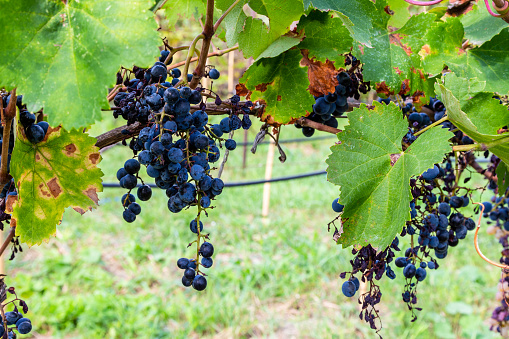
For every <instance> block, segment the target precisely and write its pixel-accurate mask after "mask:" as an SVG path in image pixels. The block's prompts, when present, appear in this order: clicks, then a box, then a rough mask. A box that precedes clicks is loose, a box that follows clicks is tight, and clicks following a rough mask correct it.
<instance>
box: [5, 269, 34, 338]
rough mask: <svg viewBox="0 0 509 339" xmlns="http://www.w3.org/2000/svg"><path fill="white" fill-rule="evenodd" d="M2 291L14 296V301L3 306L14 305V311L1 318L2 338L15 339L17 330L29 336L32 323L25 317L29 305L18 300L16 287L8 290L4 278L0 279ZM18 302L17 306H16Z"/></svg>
mask: <svg viewBox="0 0 509 339" xmlns="http://www.w3.org/2000/svg"><path fill="white" fill-rule="evenodd" d="M0 290H2V291H3V293H5V291H7V292H9V293H10V294H13V295H14V299H13V300H11V301H8V302H6V303H4V304H3V305H1V307H2V308H4V307H6V306H7V305H9V304H12V305H14V310H13V311H11V312H5V313H4V312H2V313H3V314H4V316H3V317H0V337H2V338H9V339H15V338H16V333H15V332H14V331H15V330H16V331H18V333H19V334H28V333H30V332H31V331H32V321H31V320H30V319H28V318H26V317H24V316H23V313H25V314H26V313H27V312H28V305H27V303H26V302H25V301H24V300H22V299H20V298H18V296H17V295H16V291H15V289H14V287H9V288H8V289H6V285H5V282H4V280H3V278H1V279H0ZM4 296H5V294H4ZM16 302H17V305H16ZM18 306H19V307H20V308H21V312H20V311H19V310H18Z"/></svg>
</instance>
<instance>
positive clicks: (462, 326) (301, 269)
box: [6, 123, 499, 338]
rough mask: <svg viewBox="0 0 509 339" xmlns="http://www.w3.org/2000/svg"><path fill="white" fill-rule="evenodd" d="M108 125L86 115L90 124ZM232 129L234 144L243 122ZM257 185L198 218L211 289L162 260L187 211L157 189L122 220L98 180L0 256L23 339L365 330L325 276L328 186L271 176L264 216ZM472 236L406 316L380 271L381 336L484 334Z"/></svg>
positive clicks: (292, 163)
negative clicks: (37, 239) (44, 238)
mask: <svg viewBox="0 0 509 339" xmlns="http://www.w3.org/2000/svg"><path fill="white" fill-rule="evenodd" d="M111 127H114V126H113V125H108V123H105V124H103V125H101V126H96V127H94V129H93V132H92V134H93V135H94V134H99V133H101V132H102V130H100V129H104V130H107V129H108V128H111ZM257 127H259V125H255V126H254V128H252V130H251V131H250V136H249V139H250V140H252V139H253V138H254V133H256V131H257V130H258V128H257ZM283 132H284V135H282V137H281V138H296V137H300V136H301V133H300V131H299V130H296V129H292V128H286V129H284V131H283ZM317 134H318V133H317ZM236 139H237V141H242V133H239V135H238V136H237V137H236ZM331 143H332V142H331V140H322V141H320V142H311V143H301V144H286V145H284V148H285V150H286V151H287V155H288V159H289V160H288V162H287V163H286V164H279V163H275V165H274V170H273V176H274V177H277V176H285V175H291V174H298V173H304V172H309V171H313V170H322V169H324V168H323V166H324V162H323V161H324V160H325V158H326V157H327V155H328V154H329V146H330V144H331ZM266 151H267V146H260V147H259V149H258V153H257V154H256V155H252V154H248V162H247V164H248V168H247V169H246V170H244V171H243V170H242V166H241V164H242V149H241V148H239V149H237V150H236V151H234V152H233V153H231V154H230V158H229V161H228V164H227V166H226V171H225V173H224V175H223V178H224V179H225V181H240V180H249V179H259V178H263V176H264V167H265V160H266ZM107 152H109V154H108V156H107V157H106V158H105V159H104V160H103V162H102V163H101V168H102V169H103V171H104V173H105V179H104V181H105V182H114V181H115V173H116V170H117V169H118V167H119V166H121V164H123V162H124V161H125V160H126V159H127V158H128V157H129V151H128V150H127V149H122V148H120V147H117V148H115V149H114V150H109V151H107ZM276 162H277V160H276ZM262 191H263V185H257V186H250V187H242V188H230V189H226V190H225V192H224V193H223V194H222V195H221V196H220V197H219V199H218V200H217V202H216V205H218V206H219V207H220V208H218V209H217V210H212V211H211V213H210V215H209V218H206V219H205V220H204V223H205V229H206V230H207V231H210V232H211V234H212V239H213V241H214V246H215V247H216V251H217V255H216V256H215V257H214V270H210V274H211V279H209V284H210V285H211V286H210V288H207V290H206V291H204V292H202V293H196V292H194V291H192V290H189V289H184V288H183V287H182V286H181V284H180V277H181V276H180V275H181V272H180V271H179V270H178V269H176V267H175V262H176V260H177V259H178V258H179V257H180V256H184V255H185V254H187V255H190V254H191V249H188V250H186V249H185V247H186V245H187V244H186V242H185V241H186V240H189V241H191V240H192V237H189V234H190V233H189V228H188V227H189V226H188V225H189V221H190V220H191V218H192V217H193V214H192V213H191V212H183V213H179V214H178V215H170V214H169V212H168V210H167V208H166V198H165V197H164V196H163V194H162V192H156V193H155V197H154V198H153V200H151V202H150V204H146V203H145V204H143V203H142V209H144V213H142V214H141V216H140V218H139V219H138V220H136V221H135V222H134V223H133V224H127V223H125V222H123V220H121V219H122V218H121V209H120V208H119V206H120V203H119V200H120V199H119V198H120V196H121V195H122V194H123V191H122V190H120V189H105V192H103V193H102V194H101V196H100V197H101V207H100V208H99V210H98V211H95V212H94V213H87V214H86V215H85V216H84V217H80V216H79V215H77V214H76V213H74V212H72V211H67V212H66V214H65V215H64V220H63V223H62V225H61V226H59V227H58V229H59V231H58V235H57V239H53V240H51V242H50V245H49V246H43V247H37V248H34V249H33V250H31V251H27V252H24V253H22V254H21V255H19V258H17V259H18V260H16V261H14V262H7V263H6V269H7V273H8V274H9V275H10V278H9V279H8V282H9V283H10V284H12V285H13V286H16V288H17V290H19V291H21V297H23V298H26V299H28V300H29V301H30V303H29V305H30V306H31V312H30V313H29V314H30V316H31V319H32V321H33V323H34V324H37V327H35V331H36V332H37V333H36V334H34V336H33V338H250V337H262V338H331V337H333V338H351V337H352V336H355V337H357V338H375V333H374V332H372V330H370V329H369V328H368V327H366V326H365V324H363V323H362V322H361V321H359V319H358V316H357V314H358V310H357V303H356V300H354V298H352V299H351V300H348V299H347V298H345V297H344V296H343V295H342V293H341V292H340V286H341V280H340V279H339V277H338V275H339V273H340V272H341V271H343V270H345V269H347V268H348V267H349V266H348V260H349V258H351V255H350V253H349V252H350V250H340V248H339V247H338V246H336V245H335V244H334V242H333V241H332V234H331V233H327V226H326V225H327V222H328V221H330V220H331V219H333V218H334V214H333V212H332V210H331V209H330V207H329V206H330V203H331V201H332V199H333V198H334V196H335V195H336V194H337V188H336V187H335V186H333V185H331V184H329V183H327V182H326V180H325V176H320V177H313V178H308V179H302V180H298V181H288V182H282V183H276V184H273V185H272V195H271V206H272V207H271V210H270V212H271V214H270V217H269V218H267V219H266V220H264V219H263V218H262V217H261V206H262V198H261V197H262ZM486 196H489V194H486ZM149 207H150V209H149ZM324 211H327V212H326V213H324ZM481 232H482V231H481ZM472 238H473V234H469V235H468V237H467V239H468V240H467V241H465V242H463V243H461V244H460V245H459V246H458V247H456V248H453V249H451V250H450V253H449V256H448V257H447V259H446V260H444V261H443V265H445V266H447V268H446V269H440V270H438V271H435V272H430V273H429V277H428V279H426V281H425V282H424V283H423V284H422V286H420V290H421V291H423V290H426V292H427V293H425V294H424V293H423V294H421V297H420V298H419V307H423V308H424V310H423V311H422V312H421V313H420V317H419V319H418V320H417V321H416V323H415V324H414V325H411V324H410V319H411V317H410V314H409V313H408V312H407V311H406V309H405V307H406V306H405V305H403V303H402V302H401V301H400V299H401V298H400V295H401V290H400V289H402V285H403V282H402V281H401V283H400V284H391V283H390V281H389V279H387V278H386V277H384V279H383V280H382V282H381V285H382V286H381V287H382V291H383V293H384V295H383V297H382V304H381V305H382V310H381V311H382V313H383V320H384V324H383V327H384V328H383V335H384V337H386V338H496V337H497V335H496V334H493V333H490V332H489V330H488V328H487V327H486V325H485V324H484V323H483V319H486V318H488V317H489V312H491V309H492V308H493V306H494V303H495V301H494V300H495V299H494V294H495V292H496V288H495V286H496V282H497V281H498V274H499V270H498V269H496V268H495V267H492V266H488V265H486V264H485V263H484V262H483V261H482V260H481V259H480V258H479V257H477V256H476V255H475V252H474V251H473V243H472ZM480 243H481V246H482V248H483V249H484V251H485V253H486V254H487V255H488V256H489V257H491V258H495V259H496V258H497V257H498V256H499V254H497V253H496V250H497V248H498V247H497V246H496V240H495V238H494V237H492V236H488V235H485V234H483V235H482V236H481V242H480ZM404 248H406V247H404ZM395 271H396V274H397V275H398V278H397V279H402V274H401V272H400V270H399V269H398V270H396V269H395ZM467 282H468V283H467ZM334 333H340V334H337V335H336V334H334Z"/></svg>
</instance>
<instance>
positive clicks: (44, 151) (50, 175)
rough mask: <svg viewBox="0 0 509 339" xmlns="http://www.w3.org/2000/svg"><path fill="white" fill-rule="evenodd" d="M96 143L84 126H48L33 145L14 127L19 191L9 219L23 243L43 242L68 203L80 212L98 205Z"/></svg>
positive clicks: (13, 168) (14, 172)
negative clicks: (13, 222) (12, 221)
mask: <svg viewBox="0 0 509 339" xmlns="http://www.w3.org/2000/svg"><path fill="white" fill-rule="evenodd" d="M96 142H97V140H96V139H95V138H92V137H90V136H89V135H88V134H86V133H83V131H82V130H71V131H69V132H68V131H66V130H64V129H63V128H61V127H57V128H55V129H53V128H51V127H50V128H49V129H48V132H47V134H46V137H45V139H44V140H43V141H42V142H40V143H38V144H35V145H34V144H32V143H30V142H29V141H28V140H27V139H26V137H25V135H24V132H23V130H22V129H19V130H18V135H17V140H16V147H15V148H14V151H13V153H12V161H11V174H12V176H13V177H14V181H15V183H16V187H17V189H18V201H17V202H16V204H15V205H14V209H13V213H12V218H13V220H15V222H16V235H17V236H19V237H20V240H21V242H24V243H27V244H28V245H29V246H33V245H39V244H41V243H42V241H46V242H47V241H49V237H50V236H52V235H55V232H56V225H57V224H59V223H60V221H61V220H62V215H63V213H64V210H65V209H66V208H67V207H69V206H70V207H73V208H74V209H75V210H76V211H78V212H80V213H81V214H83V213H85V211H87V210H90V209H92V208H93V207H95V206H96V205H97V202H98V200H99V199H98V197H97V192H100V191H102V185H101V177H102V175H103V173H102V171H101V169H99V168H98V167H97V164H98V163H99V161H100V160H101V155H100V154H99V149H98V148H97V147H96V146H95V143H96Z"/></svg>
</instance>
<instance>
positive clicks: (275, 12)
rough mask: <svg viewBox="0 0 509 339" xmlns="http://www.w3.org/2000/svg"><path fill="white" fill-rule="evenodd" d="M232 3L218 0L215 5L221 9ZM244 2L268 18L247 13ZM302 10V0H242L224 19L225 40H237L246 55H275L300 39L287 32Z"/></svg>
mask: <svg viewBox="0 0 509 339" xmlns="http://www.w3.org/2000/svg"><path fill="white" fill-rule="evenodd" d="M233 3H234V1H233V0H219V1H217V2H216V4H215V5H216V7H217V8H218V9H220V10H222V11H225V10H227V9H228V8H229V7H230V6H231V5H232V4H233ZM247 3H249V7H250V8H251V9H252V10H253V11H254V12H256V13H257V14H258V15H261V16H264V17H265V19H268V20H262V19H260V18H253V17H248V16H247V15H246V14H245V13H244V11H243V9H242V7H243V6H244V5H245V4H247ZM303 13H304V4H303V2H302V0H288V1H278V0H263V1H262V0H251V1H248V0H242V1H240V2H239V3H238V4H237V5H236V6H235V7H234V8H233V10H232V11H231V12H230V13H229V14H228V15H227V16H226V17H225V19H224V27H225V29H226V41H227V44H228V46H230V47H232V46H233V45H235V44H236V43H238V44H239V49H240V50H241V51H242V53H243V54H244V56H245V57H246V58H250V57H252V58H254V59H255V60H258V59H261V58H264V57H274V56H277V55H279V54H281V53H283V52H284V51H286V50H288V49H290V48H292V47H293V46H295V45H297V44H298V43H299V42H300V40H301V38H302V37H301V36H299V35H296V34H293V33H292V32H289V28H290V25H291V24H292V23H293V22H294V21H297V20H299V18H300V17H301V15H302V14H303Z"/></svg>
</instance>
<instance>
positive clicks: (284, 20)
mask: <svg viewBox="0 0 509 339" xmlns="http://www.w3.org/2000/svg"><path fill="white" fill-rule="evenodd" d="M249 7H251V9H252V10H254V11H255V12H256V13H258V14H261V15H264V16H266V17H267V18H268V19H269V26H270V30H271V31H272V32H275V33H277V34H279V35H282V34H284V33H286V32H287V31H288V29H289V28H290V25H291V24H292V22H294V21H296V20H299V18H300V17H301V15H302V14H303V13H304V3H303V1H302V0H285V1H281V0H250V1H249Z"/></svg>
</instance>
